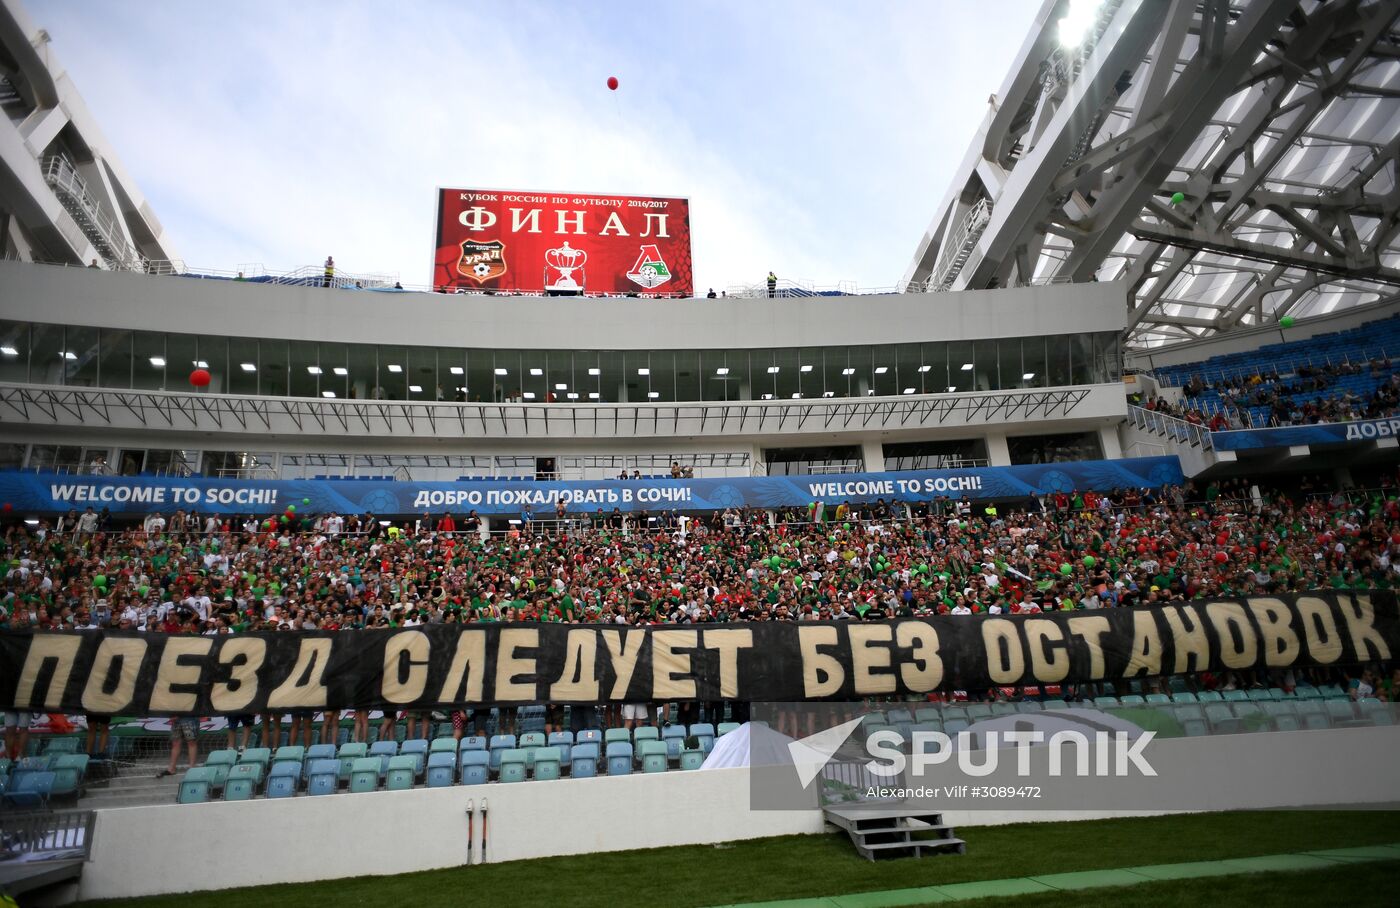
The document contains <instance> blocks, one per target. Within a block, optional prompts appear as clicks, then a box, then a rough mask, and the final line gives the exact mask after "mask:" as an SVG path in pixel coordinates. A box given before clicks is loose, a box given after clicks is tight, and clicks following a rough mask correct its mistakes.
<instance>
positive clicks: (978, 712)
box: [967, 703, 992, 722]
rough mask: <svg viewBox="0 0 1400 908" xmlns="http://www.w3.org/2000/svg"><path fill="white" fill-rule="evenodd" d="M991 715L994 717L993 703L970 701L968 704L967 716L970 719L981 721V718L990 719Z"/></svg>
mask: <svg viewBox="0 0 1400 908" xmlns="http://www.w3.org/2000/svg"><path fill="white" fill-rule="evenodd" d="M991 717H992V707H991V704H989V703H969V704H967V718H968V719H969V720H970V721H972V722H976V721H979V720H981V719H990V718H991Z"/></svg>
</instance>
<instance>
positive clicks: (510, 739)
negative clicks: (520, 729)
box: [491, 735, 515, 772]
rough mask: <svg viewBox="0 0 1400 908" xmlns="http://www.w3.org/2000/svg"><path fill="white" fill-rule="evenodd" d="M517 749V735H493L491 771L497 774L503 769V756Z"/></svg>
mask: <svg viewBox="0 0 1400 908" xmlns="http://www.w3.org/2000/svg"><path fill="white" fill-rule="evenodd" d="M514 749H515V735H492V736H491V770H492V772H495V771H497V770H499V769H500V768H501V755H502V754H504V753H505V752H506V751H508V750H514Z"/></svg>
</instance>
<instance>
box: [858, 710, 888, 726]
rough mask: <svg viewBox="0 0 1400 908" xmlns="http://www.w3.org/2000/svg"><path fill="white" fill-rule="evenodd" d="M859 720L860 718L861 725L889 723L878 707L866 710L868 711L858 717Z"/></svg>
mask: <svg viewBox="0 0 1400 908" xmlns="http://www.w3.org/2000/svg"><path fill="white" fill-rule="evenodd" d="M860 720H861V724H862V725H888V724H890V723H889V720H888V719H886V718H885V714H884V713H883V712H881V711H880V710H878V709H872V710H871V711H870V712H868V713H866V714H865V715H863V716H861V717H860Z"/></svg>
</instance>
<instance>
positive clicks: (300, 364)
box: [290, 341, 321, 397]
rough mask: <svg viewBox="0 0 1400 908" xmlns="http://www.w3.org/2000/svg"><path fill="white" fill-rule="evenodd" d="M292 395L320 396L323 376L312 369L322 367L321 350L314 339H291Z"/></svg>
mask: <svg viewBox="0 0 1400 908" xmlns="http://www.w3.org/2000/svg"><path fill="white" fill-rule="evenodd" d="M290 349H291V357H292V362H291V366H292V369H291V396H292V397H319V396H320V393H321V376H320V375H319V374H316V373H315V372H313V371H312V370H313V369H315V370H319V369H320V368H321V351H320V349H319V347H318V345H317V344H316V343H315V342H314V341H291V342H290Z"/></svg>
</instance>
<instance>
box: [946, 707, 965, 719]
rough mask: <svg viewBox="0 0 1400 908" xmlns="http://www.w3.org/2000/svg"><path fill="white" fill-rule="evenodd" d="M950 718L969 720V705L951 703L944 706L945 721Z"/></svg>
mask: <svg viewBox="0 0 1400 908" xmlns="http://www.w3.org/2000/svg"><path fill="white" fill-rule="evenodd" d="M949 719H962V720H963V721H967V707H965V706H959V705H955V704H952V703H949V704H947V705H945V706H944V707H943V721H944V722H947V721H948V720H949Z"/></svg>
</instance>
